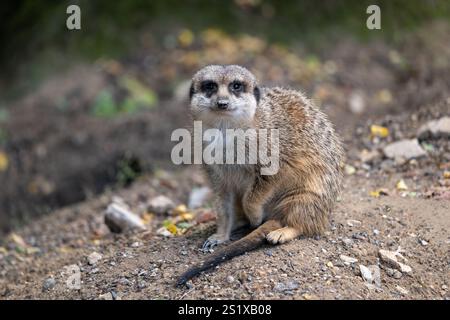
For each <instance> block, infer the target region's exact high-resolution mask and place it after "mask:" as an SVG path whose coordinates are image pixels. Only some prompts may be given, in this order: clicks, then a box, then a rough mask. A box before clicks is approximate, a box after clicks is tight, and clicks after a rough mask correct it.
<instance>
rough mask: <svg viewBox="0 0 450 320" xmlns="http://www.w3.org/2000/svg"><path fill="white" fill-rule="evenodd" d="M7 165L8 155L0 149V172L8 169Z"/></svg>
mask: <svg viewBox="0 0 450 320" xmlns="http://www.w3.org/2000/svg"><path fill="white" fill-rule="evenodd" d="M8 165H9V160H8V156H7V155H6V153H4V152H2V151H0V172H1V171H6V169H8Z"/></svg>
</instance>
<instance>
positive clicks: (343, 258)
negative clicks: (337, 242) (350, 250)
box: [339, 254, 358, 266]
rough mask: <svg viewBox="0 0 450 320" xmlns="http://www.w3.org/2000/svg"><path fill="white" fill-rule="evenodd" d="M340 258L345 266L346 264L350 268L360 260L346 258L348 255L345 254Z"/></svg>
mask: <svg viewBox="0 0 450 320" xmlns="http://www.w3.org/2000/svg"><path fill="white" fill-rule="evenodd" d="M339 258H340V259H341V260H342V261H343V262H344V264H346V265H348V266H349V265H351V264H352V263H356V262H358V259H356V258H352V257H349V256H346V255H343V254H341V255H340V256H339Z"/></svg>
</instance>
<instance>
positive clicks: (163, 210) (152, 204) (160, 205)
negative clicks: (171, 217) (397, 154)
mask: <svg viewBox="0 0 450 320" xmlns="http://www.w3.org/2000/svg"><path fill="white" fill-rule="evenodd" d="M174 208H175V203H174V202H173V201H172V200H171V199H170V198H168V197H166V196H157V197H155V198H153V199H151V200H150V201H149V202H148V204H147V210H148V211H149V212H152V213H155V214H158V215H165V214H168V213H169V211H170V210H172V209H174Z"/></svg>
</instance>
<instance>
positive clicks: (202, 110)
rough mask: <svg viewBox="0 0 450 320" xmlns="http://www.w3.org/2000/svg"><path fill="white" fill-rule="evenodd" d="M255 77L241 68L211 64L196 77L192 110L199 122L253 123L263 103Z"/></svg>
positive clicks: (191, 95) (193, 83)
mask: <svg viewBox="0 0 450 320" xmlns="http://www.w3.org/2000/svg"><path fill="white" fill-rule="evenodd" d="M259 96H260V92H259V88H258V86H257V83H256V79H255V76H254V75H253V74H252V73H251V72H250V71H248V70H247V69H245V68H243V67H241V66H237V65H227V66H220V65H210V66H207V67H204V68H203V69H201V70H200V71H198V72H197V73H196V74H195V75H194V77H193V78H192V85H191V89H190V101H191V103H190V109H191V113H192V115H193V117H194V119H195V120H201V121H204V122H206V124H210V125H214V124H217V123H218V121H219V122H222V123H223V122H229V123H241V124H242V123H245V122H247V123H250V122H251V121H252V120H253V117H254V115H255V111H256V107H257V105H258V102H259Z"/></svg>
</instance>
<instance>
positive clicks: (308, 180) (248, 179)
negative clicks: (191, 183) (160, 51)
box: [191, 66, 343, 244]
mask: <svg viewBox="0 0 450 320" xmlns="http://www.w3.org/2000/svg"><path fill="white" fill-rule="evenodd" d="M236 78H239V79H240V80H241V81H244V82H245V83H246V87H247V88H246V91H247V92H246V94H242V95H241V97H239V98H237V97H235V96H233V94H232V93H231V92H226V90H224V88H226V87H227V86H228V84H229V83H230V82H231V81H234V80H235V79H236ZM208 79H213V80H214V81H217V82H218V83H219V85H221V90H220V94H221V95H226V96H230V97H231V100H230V101H233V103H236V105H240V106H246V107H243V108H247V109H246V110H250V109H251V108H252V107H254V108H255V111H254V114H253V116H249V115H251V114H252V112H250V111H248V112H247V113H245V112H243V113H242V114H241V113H236V114H239V117H236V118H235V119H234V118H233V117H231V118H230V117H229V116H222V115H221V114H219V113H217V112H215V111H214V108H212V109H211V108H208V106H207V105H208V102H209V103H210V104H211V105H213V104H214V103H215V101H216V100H215V96H214V95H212V96H211V97H210V98H209V100H208V99H206V98H205V97H203V96H202V95H203V93H202V92H201V91H200V83H201V82H202V81H204V80H208ZM256 86H257V82H256V80H255V78H254V76H253V75H252V74H251V73H250V72H249V71H248V70H246V69H244V68H242V67H240V66H208V67H206V68H204V69H202V70H201V71H199V72H198V73H197V74H196V75H195V76H194V78H193V91H192V99H191V111H192V115H193V117H194V119H195V120H203V123H204V125H206V127H211V128H219V129H223V128H236V127H238V128H239V127H241V128H255V129H278V130H279V132H280V135H279V139H280V141H279V146H280V148H279V151H280V169H279V171H278V173H277V174H275V175H273V176H261V174H260V170H259V169H260V165H259V164H256V165H209V166H206V165H205V171H206V173H207V175H208V177H209V179H210V181H211V185H212V186H213V188H214V191H215V194H216V195H217V196H218V198H220V199H221V200H222V210H219V213H218V215H219V219H218V221H217V233H216V234H214V235H213V236H211V237H210V238H209V240H208V241H215V243H222V242H226V241H228V239H229V237H230V233H231V232H232V231H233V230H234V229H236V228H237V227H238V226H240V225H242V223H243V220H245V221H244V222H247V223H249V224H250V225H251V226H252V227H258V226H259V225H261V224H262V223H263V222H264V221H272V220H273V221H277V222H278V223H279V224H280V226H281V227H278V228H277V229H275V230H272V231H270V232H268V233H267V235H266V238H267V240H268V241H269V242H271V243H274V244H275V243H284V242H287V241H289V240H292V239H294V238H296V237H298V236H299V235H306V236H312V235H317V234H321V233H323V232H324V231H325V230H326V228H327V227H328V216H329V213H330V211H331V210H332V208H333V205H334V203H335V201H336V198H337V196H338V192H339V189H340V184H341V179H342V173H341V167H340V162H341V161H342V157H343V150H342V146H341V142H340V140H339V139H338V137H337V135H336V133H335V131H334V129H333V127H332V125H331V123H330V122H329V121H328V119H327V117H326V116H325V114H324V113H322V112H321V111H320V110H319V109H318V108H316V107H315V106H314V105H313V104H312V102H311V101H310V100H308V99H307V98H305V96H304V95H303V94H302V93H300V92H299V91H295V90H291V89H283V88H260V100H259V103H256V99H255V96H254V94H253V93H254V88H255V87H256ZM240 100H242V101H240ZM199 101H202V103H203V106H199V104H198V102H199ZM243 114H246V115H247V118H246V117H245V116H243ZM275 225H276V224H272V226H275Z"/></svg>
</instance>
